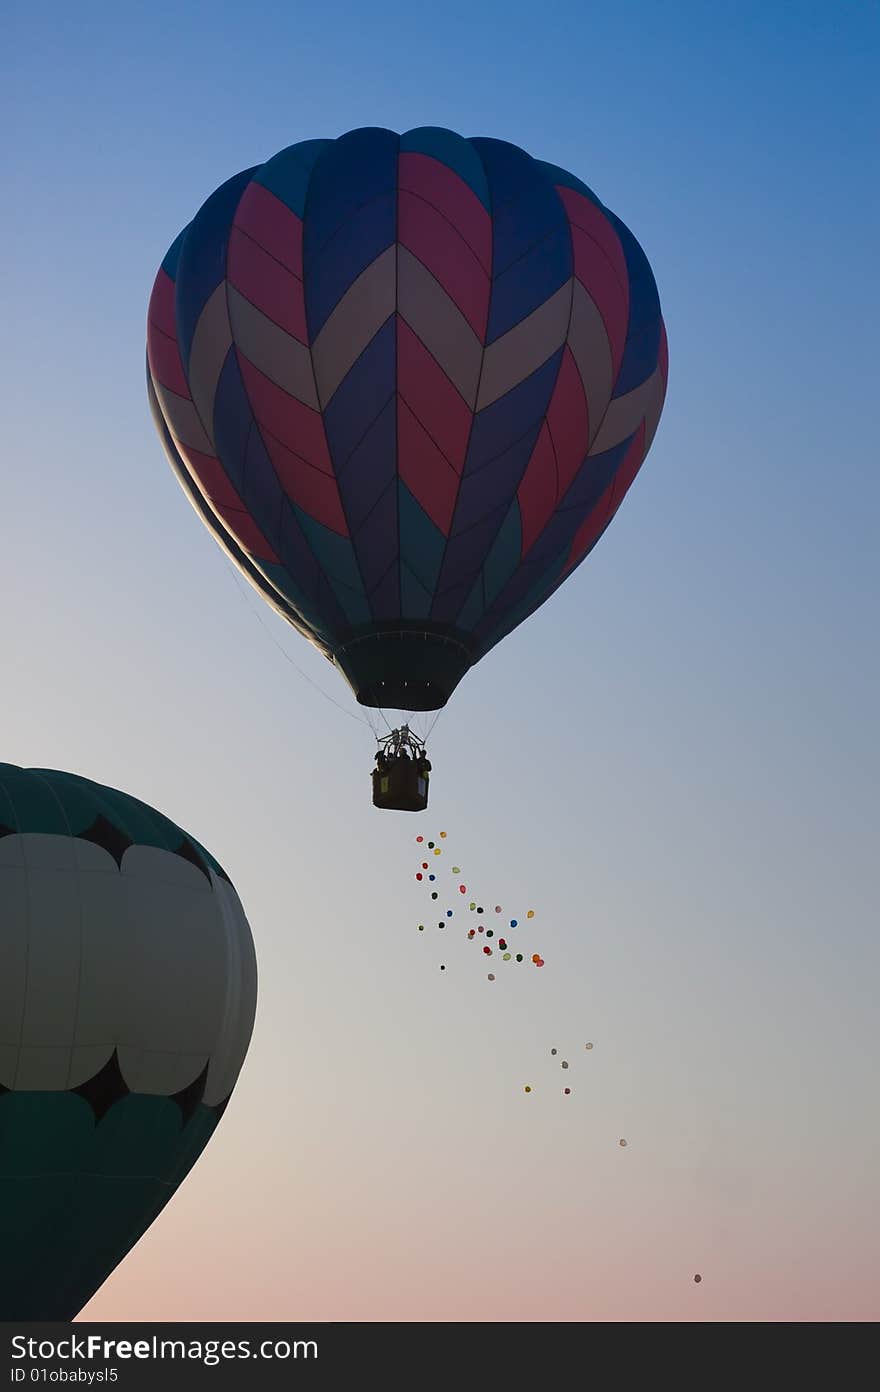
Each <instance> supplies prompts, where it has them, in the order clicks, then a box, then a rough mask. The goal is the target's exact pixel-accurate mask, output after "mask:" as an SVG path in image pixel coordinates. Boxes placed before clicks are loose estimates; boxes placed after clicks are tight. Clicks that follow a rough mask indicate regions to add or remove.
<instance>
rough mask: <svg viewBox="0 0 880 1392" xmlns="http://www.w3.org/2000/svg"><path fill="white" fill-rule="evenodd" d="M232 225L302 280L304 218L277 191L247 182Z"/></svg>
mask: <svg viewBox="0 0 880 1392" xmlns="http://www.w3.org/2000/svg"><path fill="white" fill-rule="evenodd" d="M233 226H235V227H238V228H239V229H240V230H241V231H242V232H245V233H247V235H248V236H249V237H251V238H252V239H253V240H254V241H255V242H258V243H259V244H260V246H261V247H263V248H264V250H265V251H268V253H269V255H270V256H274V258H275V260H276V261H280V262H281V264H282V266H286V267H287V269H288V270H289V271H293V273H294V275H296V276H298V277H299V278H300V280H302V222H301V221H300V219H299V218H298V217H297V215H296V213H293V212H291V210H290V209H289V208H288V207H287V206H286V205H285V204H284V203H282V202H281V200H280V198H276V197H275V195H274V193H270V192H269V190H268V189H267V188H263V186H262V184H254V183H251V184H248V186H247V188H246V189H245V191H244V193H243V194H242V198H241V202H240V203H239V205H238V207H237V209H236V211H235V218H234V220H233Z"/></svg>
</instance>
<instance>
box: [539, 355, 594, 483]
mask: <svg viewBox="0 0 880 1392" xmlns="http://www.w3.org/2000/svg"><path fill="white" fill-rule="evenodd" d="M547 424H548V425H549V427H550V434H551V436H552V438H553V449H554V451H555V453H556V467H557V470H558V484H557V487H558V494H557V502H558V501H559V499H560V498H561V497H562V495H563V493H565V492H566V490H567V489H568V487H569V485H570V483H571V481H572V479H573V478H574V476H575V474H576V473H577V471H578V469H579V468H580V467H581V465H582V464H583V462H584V458H585V456H586V453H587V450H588V449H589V448H590V421H589V416H588V414H587V399H586V397H585V396H584V388H583V383H582V382H581V374H580V373H579V372H578V370H577V364H576V363H575V360H574V357H573V356H572V352H571V349H570V348H568V347H566V349H565V351H564V353H563V354H562V362H561V364H560V367H559V376H558V377H557V379H556V387H555V389H554V392H553V395H552V397H551V398H550V405H549V407H548V410H547Z"/></svg>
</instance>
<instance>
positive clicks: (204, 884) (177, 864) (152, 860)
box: [122, 846, 211, 894]
mask: <svg viewBox="0 0 880 1392" xmlns="http://www.w3.org/2000/svg"><path fill="white" fill-rule="evenodd" d="M122 878H123V879H125V880H130V879H136V880H139V881H140V880H144V881H146V882H147V883H148V884H155V883H156V882H157V881H159V880H161V881H162V882H163V883H165V884H176V885H180V886H181V887H182V888H183V889H191V890H193V891H194V892H197V893H199V894H210V893H211V881H210V879H209V878H208V876H207V875H206V874H205V873H204V871H203V870H200V869H199V868H198V866H197V865H193V863H192V861H191V860H184V858H183V856H179V855H175V854H174V852H173V851H163V850H162V849H161V848H160V847H158V846H130V847H129V849H128V850H127V851H126V852H125V855H124V856H123V857H122Z"/></svg>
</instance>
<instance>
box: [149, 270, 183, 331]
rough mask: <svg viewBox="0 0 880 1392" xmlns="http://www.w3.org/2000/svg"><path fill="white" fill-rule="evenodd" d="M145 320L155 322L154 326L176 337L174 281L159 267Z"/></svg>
mask: <svg viewBox="0 0 880 1392" xmlns="http://www.w3.org/2000/svg"><path fill="white" fill-rule="evenodd" d="M147 321H148V323H150V324H155V325H156V328H157V329H160V330H161V331H162V333H164V334H167V335H168V337H169V338H176V337H177V324H176V323H175V320H174V281H173V280H172V279H171V277H170V275H169V274H168V272H167V271H163V270H161V269H160V271H159V274H158V275H157V276H156V279H155V281H154V282H153V293H152V294H151V295H150V308H149V310H148V311H147Z"/></svg>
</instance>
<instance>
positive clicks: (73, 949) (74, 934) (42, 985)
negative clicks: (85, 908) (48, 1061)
mask: <svg viewBox="0 0 880 1392" xmlns="http://www.w3.org/2000/svg"><path fill="white" fill-rule="evenodd" d="M45 839H46V840H50V839H55V840H61V839H62V838H60V837H57V838H49V837H47V838H45ZM27 855H28V859H29V860H30V858H31V857H30V851H29V850H28V852H27ZM71 859H72V858H71ZM28 913H29V919H30V924H29V935H28V964H27V984H26V987H25V1008H24V1022H23V1026H22V1044H37V1045H46V1044H65V1045H67V1047H68V1048H69V1047H70V1045H71V1044H72V1043H73V1034H74V1026H75V1021H76V998H77V991H78V989H79V959H80V913H79V881H78V877H77V875H76V872H75V871H72V870H71V871H65V870H41V871H40V872H39V873H35V872H34V870H33V869H29V872H28ZM61 1086H62V1087H63V1086H65V1084H64V1083H62V1084H61Z"/></svg>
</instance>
